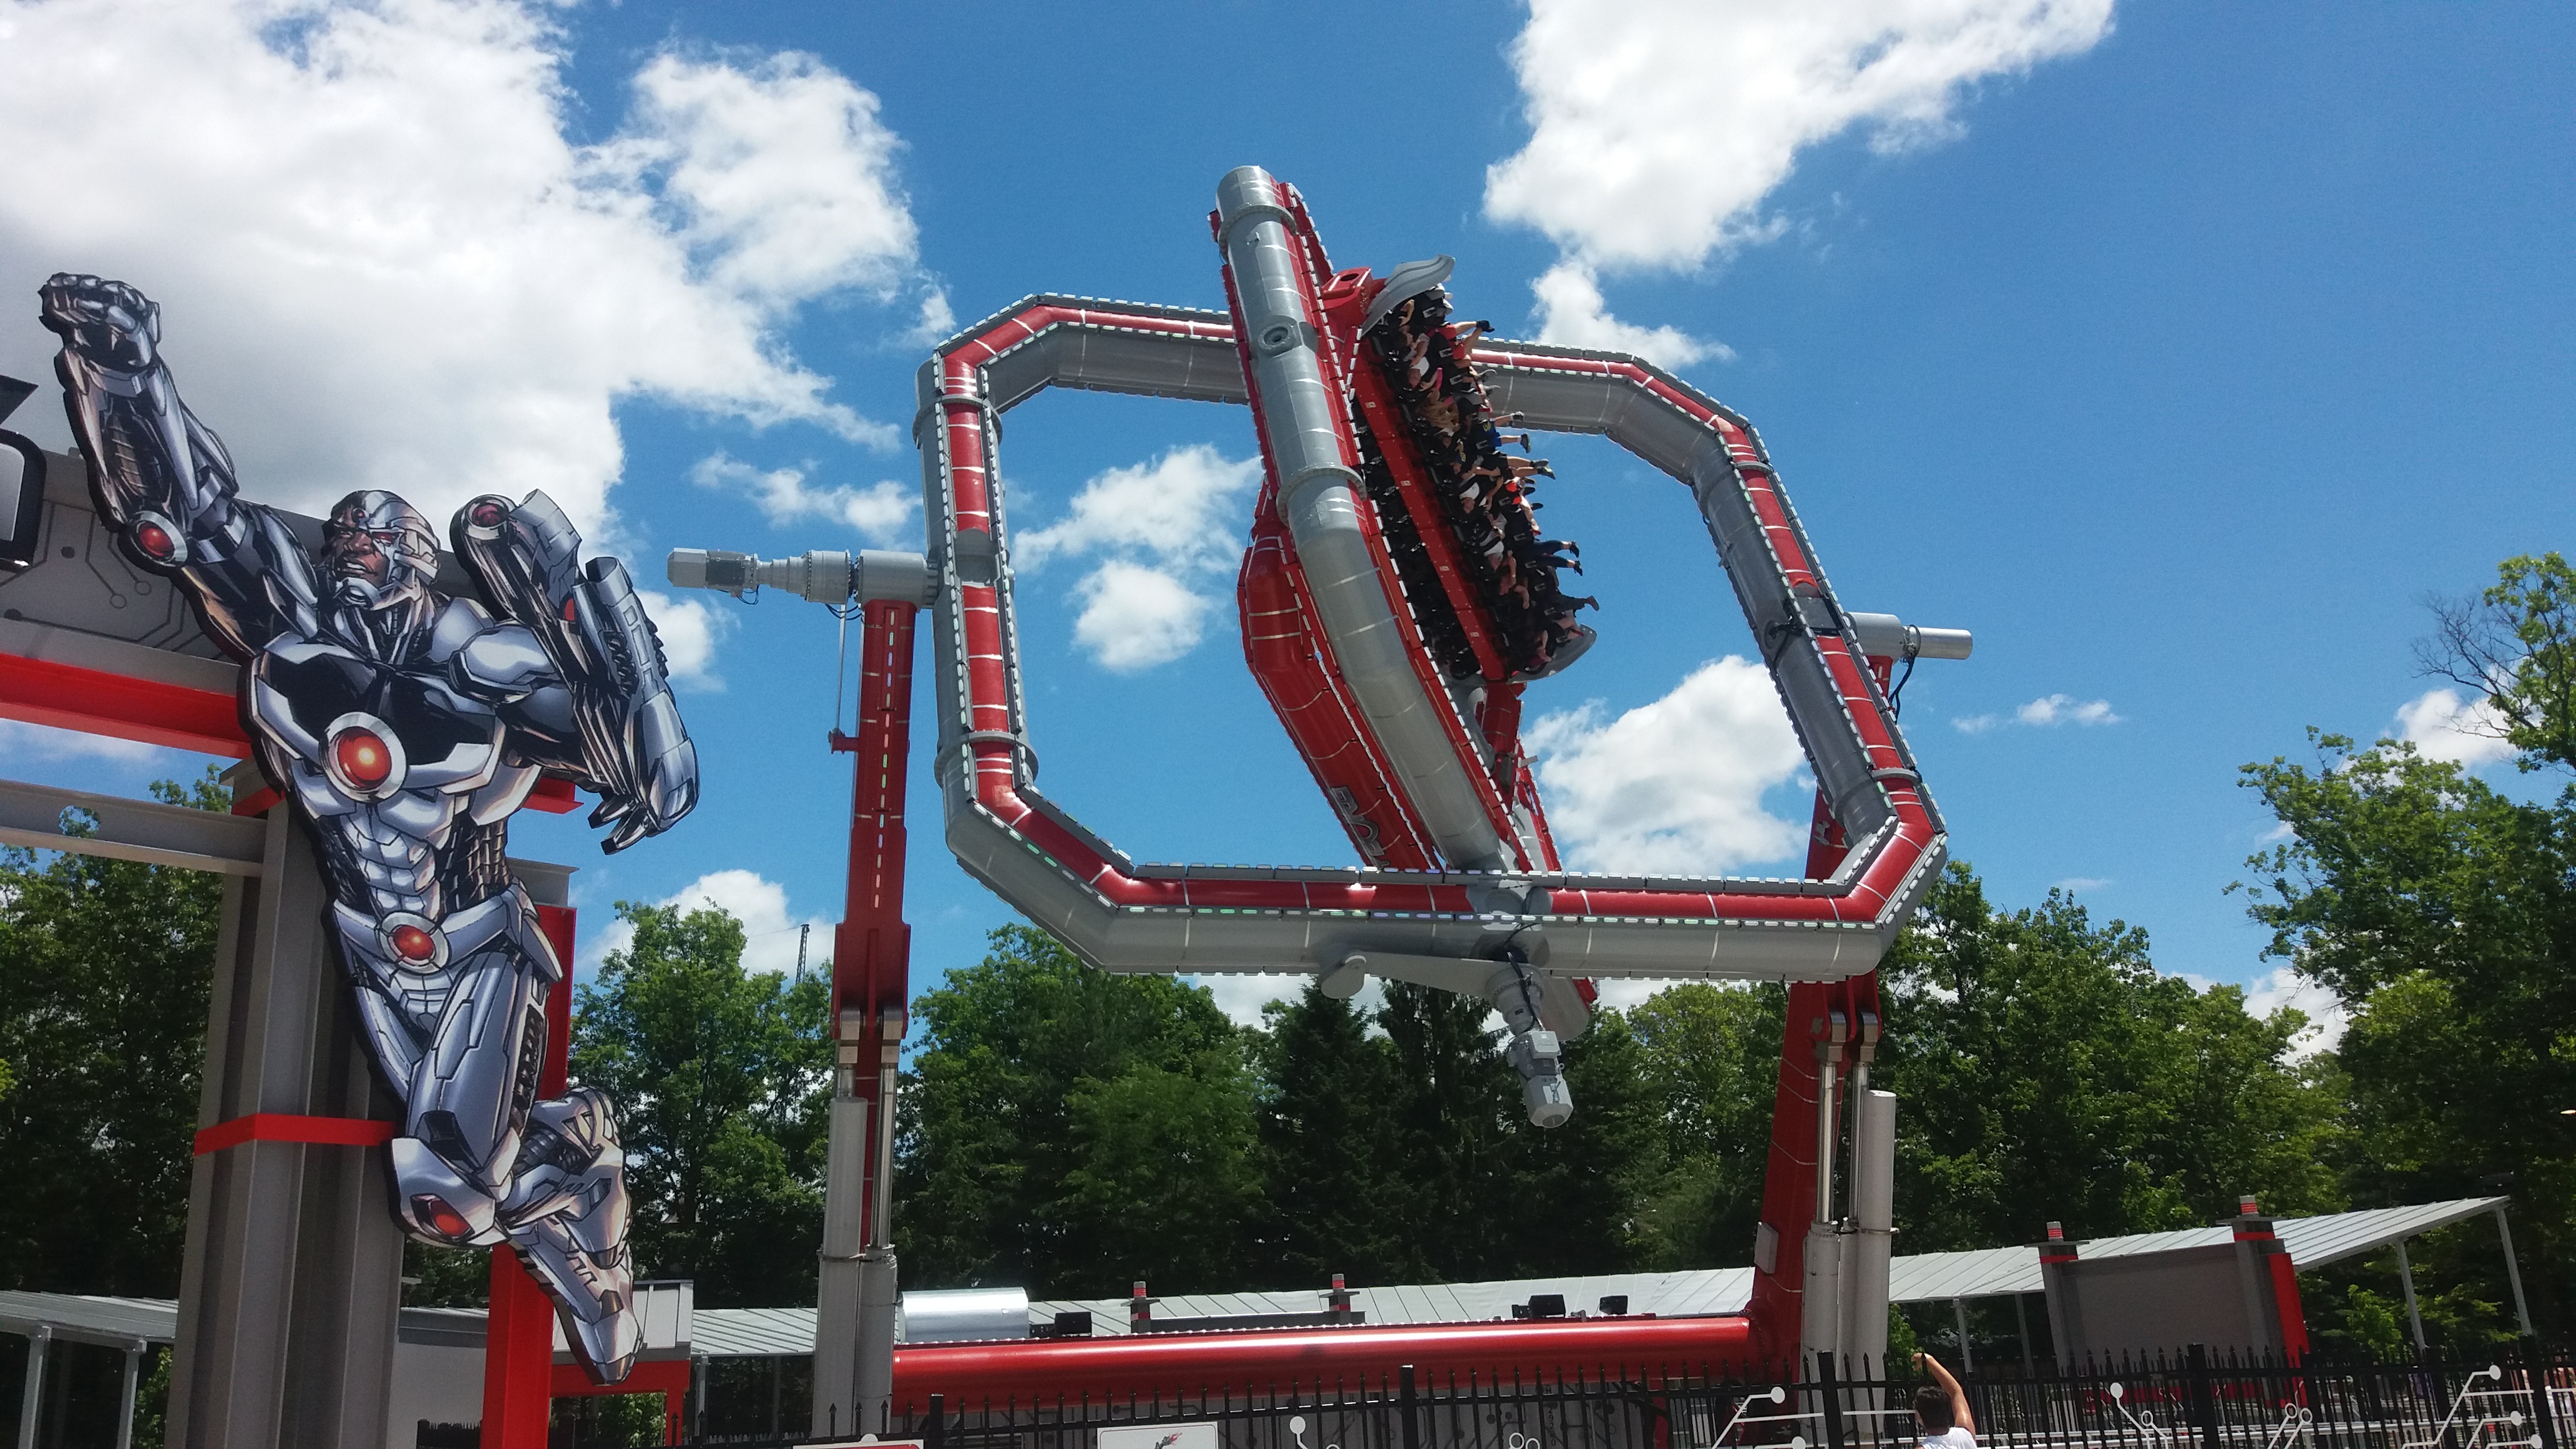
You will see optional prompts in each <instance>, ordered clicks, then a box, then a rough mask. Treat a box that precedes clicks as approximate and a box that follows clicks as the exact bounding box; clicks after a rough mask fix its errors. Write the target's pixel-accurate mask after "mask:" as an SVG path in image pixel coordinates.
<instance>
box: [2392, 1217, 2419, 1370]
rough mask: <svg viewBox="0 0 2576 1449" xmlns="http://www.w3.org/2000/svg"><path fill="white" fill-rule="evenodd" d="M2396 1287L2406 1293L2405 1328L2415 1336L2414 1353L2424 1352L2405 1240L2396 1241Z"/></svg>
mask: <svg viewBox="0 0 2576 1449" xmlns="http://www.w3.org/2000/svg"><path fill="white" fill-rule="evenodd" d="M2397 1286H2398V1287H2399V1288H2402V1289H2404V1290H2405V1292H2406V1327H2407V1328H2408V1330H2409V1331H2411V1332H2412V1333H2413V1334H2414V1335H2415V1351H2416V1352H2417V1353H2422V1352H2423V1351H2424V1315H2423V1314H2422V1313H2420V1312H2418V1311H2417V1310H2416V1307H2415V1265H2414V1264H2412V1263H2409V1262H2407V1261H2406V1240H2405V1239H2404V1238H2399V1239H2398V1240H2397Z"/></svg>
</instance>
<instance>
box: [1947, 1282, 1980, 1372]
mask: <svg viewBox="0 0 2576 1449" xmlns="http://www.w3.org/2000/svg"><path fill="white" fill-rule="evenodd" d="M1950 1318H1951V1321H1952V1322H1954V1323H1956V1324H1958V1325H1959V1371H1960V1372H1961V1373H1974V1372H1976V1370H1977V1351H1976V1350H1975V1349H1973V1348H1970V1347H1969V1346H1968V1300H1967V1299H1965V1298H1953V1299H1951V1300H1950Z"/></svg>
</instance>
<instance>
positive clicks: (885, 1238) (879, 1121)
mask: <svg viewBox="0 0 2576 1449" xmlns="http://www.w3.org/2000/svg"><path fill="white" fill-rule="evenodd" d="M887 1017H888V1020H887V1022H886V1029H887V1031H888V1032H890V1033H891V1032H893V1031H896V1030H898V1028H897V1027H896V1025H895V1022H894V1021H893V1019H892V1018H893V1013H892V1012H888V1013H887ZM900 1047H901V1043H900V1041H899V1040H898V1041H889V1042H887V1043H886V1044H885V1059H884V1064H883V1065H882V1066H880V1067H878V1068H877V1114H876V1124H875V1125H876V1129H877V1130H876V1149H877V1182H876V1188H877V1191H876V1203H875V1205H874V1206H873V1207H872V1208H870V1209H869V1212H868V1239H869V1241H868V1246H869V1247H872V1248H891V1247H893V1246H894V1233H893V1229H892V1220H893V1217H894V1108H895V1097H894V1075H895V1063H896V1058H895V1053H896V1051H898V1050H899V1049H900Z"/></svg>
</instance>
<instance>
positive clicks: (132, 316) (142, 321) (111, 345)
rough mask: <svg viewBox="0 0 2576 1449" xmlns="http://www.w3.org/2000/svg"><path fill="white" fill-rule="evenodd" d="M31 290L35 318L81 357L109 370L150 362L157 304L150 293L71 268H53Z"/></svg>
mask: <svg viewBox="0 0 2576 1449" xmlns="http://www.w3.org/2000/svg"><path fill="white" fill-rule="evenodd" d="M36 295H37V298H38V301H39V305H40V307H41V309H42V310H41V311H40V313H39V316H38V320H39V321H41V322H43V323H44V324H45V327H46V329H47V330H49V331H51V332H53V333H55V334H56V335H58V336H60V337H61V338H62V339H63V345H64V346H65V347H66V348H68V349H69V350H70V351H71V352H73V353H74V354H75V355H77V356H79V357H80V358H81V359H82V360H84V361H86V362H89V363H91V364H93V365H95V366H98V367H102V368H105V369H107V370H109V371H111V372H141V371H142V370H143V369H145V368H147V367H150V366H151V365H152V355H153V346H154V344H156V343H158V342H159V341H160V340H161V309H160V307H158V306H157V305H155V304H154V303H153V301H152V299H151V298H149V297H146V296H144V295H143V294H142V293H141V292H138V291H136V290H134V289H133V288H132V287H129V286H127V285H125V284H124V283H123V282H112V281H109V280H107V279H106V278H104V277H91V276H82V275H78V274H75V273H71V272H56V273H55V274H54V275H53V277H52V278H51V279H50V280H48V281H47V282H46V283H45V285H44V286H43V287H41V288H39V289H38V290H37V293H36Z"/></svg>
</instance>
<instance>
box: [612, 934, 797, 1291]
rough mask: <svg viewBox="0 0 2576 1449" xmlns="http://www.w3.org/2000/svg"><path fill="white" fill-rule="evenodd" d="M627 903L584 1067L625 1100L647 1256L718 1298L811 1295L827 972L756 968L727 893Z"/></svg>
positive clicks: (623, 1120)
mask: <svg viewBox="0 0 2576 1449" xmlns="http://www.w3.org/2000/svg"><path fill="white" fill-rule="evenodd" d="M617 913H618V916H619V918H620V919H621V920H624V921H626V922H627V923H628V924H629V925H631V926H632V927H633V928H634V935H633V938H632V939H631V940H630V941H629V943H628V944H627V946H626V948H625V949H623V950H620V951H614V952H611V953H610V954H609V956H608V959H607V961H606V963H605V964H603V965H602V966H601V968H600V972H599V977H598V980H597V982H596V983H595V984H593V985H589V986H585V987H582V988H581V990H580V993H579V996H578V998H577V1010H576V1014H575V1017H574V1021H573V1045H572V1076H573V1080H575V1081H577V1082H587V1083H590V1084H591V1085H594V1086H597V1087H600V1088H602V1089H604V1090H605V1091H607V1092H608V1094H609V1095H610V1097H612V1098H613V1099H615V1101H616V1102H617V1104H618V1110H619V1113H620V1119H619V1130H620V1133H621V1138H622V1141H623V1144H624V1147H625V1150H626V1171H627V1185H628V1189H629V1191H630V1192H631V1193H632V1194H633V1197H634V1202H635V1217H634V1227H633V1230H632V1232H633V1236H632V1239H631V1241H632V1243H633V1246H634V1252H635V1259H636V1264H637V1267H638V1269H639V1271H640V1272H641V1273H642V1274H644V1275H646V1276H654V1277H676V1278H691V1279H694V1280H696V1283H697V1294H698V1301H699V1302H701V1303H704V1304H706V1305H708V1306H709V1307H719V1308H721V1307H737V1306H754V1307H769V1306H774V1305H776V1304H780V1303H792V1302H796V1301H797V1300H798V1299H800V1298H803V1297H807V1296H810V1295H811V1294H812V1292H813V1286H814V1244H815V1242H816V1241H817V1240H819V1239H820V1237H821V1235H822V1227H823V1201H822V1176H823V1158H824V1151H825V1146H826V1132H827V1122H828V1113H829V1110H830V1091H831V1070H832V1056H831V1051H832V1048H831V1041H830V1038H829V1037H828V1036H827V1034H826V1032H825V1029H824V1020H823V1017H824V1014H825V1012H826V1010H827V1009H828V1006H827V995H828V992H827V986H826V981H825V979H824V978H823V977H822V976H806V977H801V978H796V979H790V978H788V977H785V976H782V975H777V974H771V973H757V972H746V971H744V970H743V968H742V948H743V931H742V923H741V922H740V921H737V920H735V919H734V918H733V916H731V915H730V914H728V913H727V912H725V911H723V910H722V909H719V908H717V907H713V906H707V907H702V908H700V909H697V910H692V911H687V912H685V913H684V912H682V911H681V910H680V909H679V908H678V907H676V906H648V905H638V904H636V903H634V902H630V901H621V902H619V903H618V906H617Z"/></svg>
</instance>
